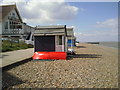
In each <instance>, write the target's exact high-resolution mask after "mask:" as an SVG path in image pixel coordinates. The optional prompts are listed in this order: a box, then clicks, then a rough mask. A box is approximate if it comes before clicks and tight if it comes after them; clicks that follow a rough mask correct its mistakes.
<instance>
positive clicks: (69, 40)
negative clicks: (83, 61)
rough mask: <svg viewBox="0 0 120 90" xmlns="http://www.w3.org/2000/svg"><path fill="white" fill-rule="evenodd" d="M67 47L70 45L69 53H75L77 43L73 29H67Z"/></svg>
mask: <svg viewBox="0 0 120 90" xmlns="http://www.w3.org/2000/svg"><path fill="white" fill-rule="evenodd" d="M66 30H67V45H68V53H71V54H72V53H74V47H75V41H76V37H75V36H74V31H73V28H72V27H67V28H66Z"/></svg>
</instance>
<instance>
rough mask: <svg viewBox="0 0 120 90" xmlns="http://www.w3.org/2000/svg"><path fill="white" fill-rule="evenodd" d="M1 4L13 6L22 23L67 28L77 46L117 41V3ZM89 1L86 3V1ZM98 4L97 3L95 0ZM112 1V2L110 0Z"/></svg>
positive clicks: (3, 0)
mask: <svg viewBox="0 0 120 90" xmlns="http://www.w3.org/2000/svg"><path fill="white" fill-rule="evenodd" d="M14 1H15V0H0V4H8V3H9V4H10V3H15V2H16V5H17V8H18V10H19V12H20V15H21V17H22V19H23V21H24V22H25V23H27V24H28V25H31V26H36V25H67V26H69V27H73V28H74V34H75V36H76V38H77V41H79V42H91V41H94V42H98V41H118V2H117V0H116V2H112V0H110V2H108V1H107V2H94V1H95V0H92V1H90V2H83V1H82V0H81V2H80V1H79V2H78V1H74V2H73V1H72V2H69V1H67V2H66V1H65V0H59V1H57V2H56V1H53V2H50V1H49V0H44V2H43V1H38V0H16V1H15V2H14ZM88 1H89V0H88ZM98 1H99V0H98ZM113 1H114V0H113Z"/></svg>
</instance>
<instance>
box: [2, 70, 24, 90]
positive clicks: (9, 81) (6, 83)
mask: <svg viewBox="0 0 120 90" xmlns="http://www.w3.org/2000/svg"><path fill="white" fill-rule="evenodd" d="M22 83H24V82H23V81H22V80H21V79H19V78H18V77H16V76H15V75H12V74H10V73H8V72H6V71H4V72H2V89H3V90H4V89H8V88H11V87H12V86H14V85H18V84H22Z"/></svg>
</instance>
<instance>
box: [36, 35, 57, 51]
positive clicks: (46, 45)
mask: <svg viewBox="0 0 120 90" xmlns="http://www.w3.org/2000/svg"><path fill="white" fill-rule="evenodd" d="M36 51H37V52H38V51H43V52H44V51H46V52H51V51H55V36H35V52H36Z"/></svg>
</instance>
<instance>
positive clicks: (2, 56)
mask: <svg viewBox="0 0 120 90" xmlns="http://www.w3.org/2000/svg"><path fill="white" fill-rule="evenodd" d="M6 56H9V55H1V56H0V58H4V57H6Z"/></svg>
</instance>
